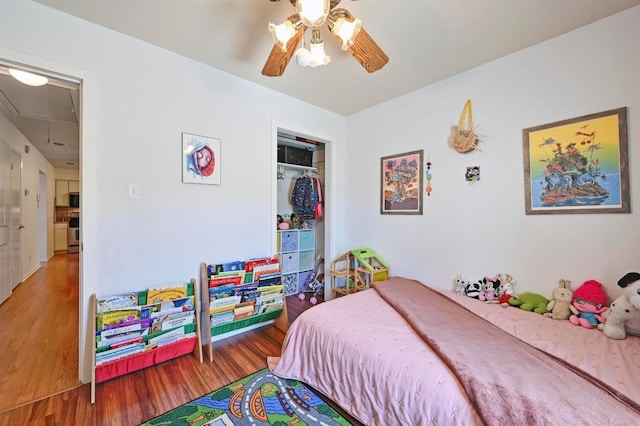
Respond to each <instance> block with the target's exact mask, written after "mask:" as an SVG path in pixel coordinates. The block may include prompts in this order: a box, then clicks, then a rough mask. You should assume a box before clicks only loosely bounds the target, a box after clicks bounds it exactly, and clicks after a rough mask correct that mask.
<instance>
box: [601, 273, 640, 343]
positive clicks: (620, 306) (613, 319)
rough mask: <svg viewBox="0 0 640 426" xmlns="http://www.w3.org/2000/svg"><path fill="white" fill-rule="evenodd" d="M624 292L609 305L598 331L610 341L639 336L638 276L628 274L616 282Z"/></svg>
mask: <svg viewBox="0 0 640 426" xmlns="http://www.w3.org/2000/svg"><path fill="white" fill-rule="evenodd" d="M618 285H619V286H620V287H622V288H623V289H624V290H623V292H622V295H621V296H620V297H618V298H617V299H616V300H614V301H613V302H612V303H611V306H610V307H609V315H608V316H607V319H606V322H605V323H602V324H599V325H598V329H600V330H602V332H603V333H604V334H605V335H606V336H607V337H610V338H612V339H617V340H621V339H624V338H626V337H627V335H631V336H640V274H639V273H637V272H629V273H628V274H626V275H625V276H624V277H622V278H620V280H618Z"/></svg>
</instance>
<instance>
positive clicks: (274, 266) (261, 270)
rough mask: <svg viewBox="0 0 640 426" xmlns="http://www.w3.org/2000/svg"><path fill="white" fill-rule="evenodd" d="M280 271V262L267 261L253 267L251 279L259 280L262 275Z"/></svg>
mask: <svg viewBox="0 0 640 426" xmlns="http://www.w3.org/2000/svg"><path fill="white" fill-rule="evenodd" d="M278 272H280V263H268V264H266V265H259V266H255V267H254V268H253V281H259V280H260V277H262V276H263V275H270V274H275V273H278Z"/></svg>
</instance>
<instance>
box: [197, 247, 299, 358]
mask: <svg viewBox="0 0 640 426" xmlns="http://www.w3.org/2000/svg"><path fill="white" fill-rule="evenodd" d="M200 295H201V296H200V297H201V303H202V305H203V306H205V307H206V309H203V312H202V327H203V330H206V333H204V334H205V343H204V344H205V347H206V348H207V355H208V357H209V361H213V346H214V343H215V342H216V341H218V340H221V339H224V338H226V337H231V336H233V335H236V334H239V333H243V332H246V331H249V330H253V329H255V328H258V327H262V326H265V325H269V324H275V326H276V327H277V328H279V329H280V330H282V331H283V332H286V331H287V328H288V327H289V320H288V317H287V304H286V302H285V298H284V292H283V285H282V274H281V271H280V260H279V258H278V257H277V256H274V257H263V258H255V259H249V260H246V261H234V262H228V263H221V264H206V263H201V264H200Z"/></svg>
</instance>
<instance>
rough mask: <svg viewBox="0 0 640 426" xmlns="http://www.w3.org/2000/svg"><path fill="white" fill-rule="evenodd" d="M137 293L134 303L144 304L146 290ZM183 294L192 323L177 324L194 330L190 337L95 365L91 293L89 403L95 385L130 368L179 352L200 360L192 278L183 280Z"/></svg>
mask: <svg viewBox="0 0 640 426" xmlns="http://www.w3.org/2000/svg"><path fill="white" fill-rule="evenodd" d="M136 293H137V295H138V300H139V302H138V304H139V305H140V306H143V305H146V304H147V291H140V292H136ZM187 296H193V304H194V310H195V322H193V323H190V324H186V325H183V326H180V327H182V328H183V329H184V333H185V334H187V333H195V335H194V336H192V337H186V338H183V339H180V340H177V341H176V342H173V343H168V344H166V345H162V346H158V347H156V348H153V349H149V350H145V351H143V352H139V353H134V354H131V355H127V356H125V357H123V358H119V359H115V360H113V361H107V362H105V363H102V364H100V365H96V353H97V352H98V351H97V350H96V335H97V318H98V314H97V297H96V295H95V294H93V295H92V296H91V318H93V321H92V323H93V327H92V329H93V333H92V336H93V338H92V347H93V356H92V373H91V376H92V377H91V403H92V404H93V403H94V402H95V394H96V388H95V387H96V384H97V383H101V382H104V381H107V380H110V379H113V378H115V377H119V376H122V375H125V374H128V373H132V372H134V371H138V370H141V369H143V368H147V367H151V366H153V365H157V364H160V363H162V362H164V361H168V360H170V359H174V358H177V357H179V356H182V355H186V354H189V353H193V355H194V356H195V357H196V359H198V360H199V361H200V362H202V361H203V357H202V339H201V334H200V320H199V318H200V314H201V313H200V297H199V295H198V294H197V284H196V280H195V279H191V280H190V282H189V283H187ZM180 327H175V328H172V329H168V330H163V331H160V332H156V333H151V334H149V335H146V336H143V341H144V342H145V343H146V342H147V341H148V340H149V339H152V338H154V337H158V336H161V335H162V334H166V333H169V332H171V331H173V330H176V329H178V328H180Z"/></svg>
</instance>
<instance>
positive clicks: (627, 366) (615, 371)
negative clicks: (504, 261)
mask: <svg viewBox="0 0 640 426" xmlns="http://www.w3.org/2000/svg"><path fill="white" fill-rule="evenodd" d="M437 291H438V292H440V293H441V294H443V295H444V296H446V297H448V298H450V299H451V300H453V301H455V302H456V303H458V304H460V305H462V306H464V307H465V308H467V309H468V310H470V311H471V312H473V313H475V314H476V315H478V316H480V317H482V318H484V319H485V320H487V321H490V322H491V323H492V324H494V325H496V326H498V327H500V328H501V329H502V330H504V331H506V332H507V333H509V334H512V335H514V336H515V337H517V338H519V339H520V340H523V341H525V342H527V343H529V344H530V345H532V346H535V347H536V348H538V349H541V350H543V351H545V352H547V353H549V354H551V355H553V356H555V357H557V358H560V359H562V360H564V361H566V362H568V363H569V364H571V365H574V366H575V367H577V368H579V369H581V370H583V371H584V372H585V373H587V374H589V375H591V376H593V377H597V378H598V379H600V380H601V381H602V382H603V383H605V384H606V385H608V386H610V387H611V388H612V389H613V390H614V391H615V392H617V394H618V395H619V396H620V397H621V398H628V399H629V400H631V401H633V402H635V404H637V405H640V337H637V336H636V337H634V336H629V337H627V338H626V339H624V340H615V339H610V338H608V337H607V336H605V335H604V333H602V332H601V331H599V330H596V329H586V328H584V327H578V326H575V325H573V324H571V322H569V321H568V320H564V321H560V320H553V319H551V318H546V317H544V316H542V315H538V314H535V313H532V312H526V311H523V310H522V309H518V308H514V307H508V308H502V307H501V306H499V305H494V304H488V303H483V302H480V301H478V300H475V299H472V298H470V297H465V296H460V295H458V294H455V293H454V292H452V291H450V292H447V291H442V290H437ZM638 423H640V422H638Z"/></svg>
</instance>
